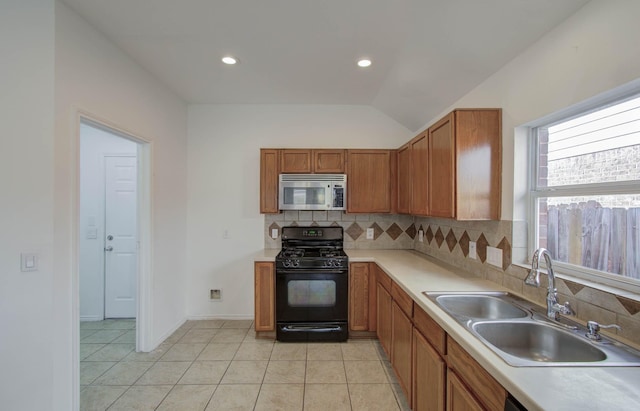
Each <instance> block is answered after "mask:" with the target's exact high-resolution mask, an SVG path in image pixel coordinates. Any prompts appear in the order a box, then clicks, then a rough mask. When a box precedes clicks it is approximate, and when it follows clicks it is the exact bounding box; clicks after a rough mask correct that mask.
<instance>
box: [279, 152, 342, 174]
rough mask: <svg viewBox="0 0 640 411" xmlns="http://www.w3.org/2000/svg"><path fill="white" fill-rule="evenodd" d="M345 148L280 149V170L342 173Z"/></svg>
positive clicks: (308, 172) (301, 172)
mask: <svg viewBox="0 0 640 411" xmlns="http://www.w3.org/2000/svg"><path fill="white" fill-rule="evenodd" d="M344 163H345V150H340V149H291V148H287V149H282V150H280V172H281V173H285V174H287V173H290V174H310V173H332V174H343V173H344V170H345V164H344Z"/></svg>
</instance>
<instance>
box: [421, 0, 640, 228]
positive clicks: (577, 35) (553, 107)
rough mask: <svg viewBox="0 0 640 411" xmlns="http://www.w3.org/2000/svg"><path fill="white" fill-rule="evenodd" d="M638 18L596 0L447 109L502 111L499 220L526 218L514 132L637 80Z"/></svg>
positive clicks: (636, 11)
mask: <svg viewBox="0 0 640 411" xmlns="http://www.w3.org/2000/svg"><path fill="white" fill-rule="evenodd" d="M638 16H640V2H639V1H632V0H608V1H598V0H593V1H591V2H589V3H587V5H586V6H585V7H583V8H582V9H580V10H579V11H578V12H577V13H576V14H574V15H573V16H571V17H570V18H569V19H567V20H566V21H565V22H564V23H563V24H561V25H560V26H558V27H556V28H555V29H554V30H552V31H551V32H549V33H548V34H546V35H545V36H544V37H542V38H541V39H540V40H539V41H538V42H537V43H535V44H534V45H533V46H531V47H530V48H529V49H527V50H525V51H524V52H523V53H521V54H520V55H519V56H518V57H517V58H515V59H514V60H512V61H511V62H510V63H509V64H507V65H506V66H505V67H503V68H502V69H501V70H499V71H498V72H497V73H495V74H494V75H493V76H491V77H490V78H489V79H487V80H486V81H485V82H484V83H482V84H481V85H480V86H478V87H477V88H476V89H475V90H473V91H472V92H470V93H468V94H467V95H466V96H464V97H463V98H461V99H460V100H459V101H457V102H456V103H455V104H453V105H452V107H474V106H485V107H487V106H492V107H493V106H495V107H502V108H503V124H502V128H503V163H502V170H503V172H502V187H503V192H502V219H505V220H511V219H522V218H524V213H525V210H523V206H522V204H523V201H522V198H523V195H524V194H526V191H523V189H524V188H525V185H526V170H523V166H525V165H526V150H524V148H525V147H523V146H526V144H523V143H525V140H526V137H527V136H526V133H524V135H523V133H522V132H521V131H520V130H517V131H514V129H515V128H516V127H518V126H522V125H524V124H527V123H529V122H532V121H534V120H536V119H539V118H541V117H544V116H547V115H549V114H551V113H554V112H556V111H559V110H562V109H564V108H566V107H568V106H571V105H574V104H577V103H579V102H582V101H583V100H586V99H589V98H590V97H592V96H595V95H598V94H600V93H603V92H605V91H607V90H610V89H613V88H615V87H618V86H621V85H623V84H626V83H628V82H630V81H632V80H635V79H638V78H640V41H639V40H638V39H640V24H638ZM435 120H436V119H433V120H432V121H431V122H433V121H435ZM516 135H518V136H517V139H518V140H517V141H516V140H515V139H516ZM514 142H517V143H519V144H514ZM514 158H516V159H518V161H514ZM514 174H515V175H517V176H518V177H517V178H514Z"/></svg>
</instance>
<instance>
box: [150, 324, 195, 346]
mask: <svg viewBox="0 0 640 411" xmlns="http://www.w3.org/2000/svg"><path fill="white" fill-rule="evenodd" d="M186 322H187V319H186V318H183V319H182V320H178V322H176V323H175V324H174V325H173V327H171V328H169V331H167V332H166V333H164V334H162V335H161V336H160V338H157V339H156V340H155V341H154V343H153V344H152V348H151V350H150V351H153V350H155V349H156V348H158V346H159V345H160V344H162V343H163V342H164V340H166V339H167V338H169V337H170V336H171V334H173V333H174V332H176V330H177V329H178V328H180V327H182V324H184V323H186Z"/></svg>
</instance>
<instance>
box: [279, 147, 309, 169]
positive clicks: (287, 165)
mask: <svg viewBox="0 0 640 411" xmlns="http://www.w3.org/2000/svg"><path fill="white" fill-rule="evenodd" d="M280 172H281V173H303V174H307V173H311V150H296V149H286V150H282V152H281V153H280Z"/></svg>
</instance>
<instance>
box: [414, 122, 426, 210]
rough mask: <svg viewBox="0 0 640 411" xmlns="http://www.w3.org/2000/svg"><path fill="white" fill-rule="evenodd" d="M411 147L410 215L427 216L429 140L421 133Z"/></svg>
mask: <svg viewBox="0 0 640 411" xmlns="http://www.w3.org/2000/svg"><path fill="white" fill-rule="evenodd" d="M409 144H410V146H411V192H412V196H411V214H413V215H424V216H426V215H429V181H428V180H429V167H428V166H429V138H428V134H427V133H426V132H425V133H422V134H421V135H419V136H417V137H416V138H414V139H413V140H411V141H410V142H409Z"/></svg>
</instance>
